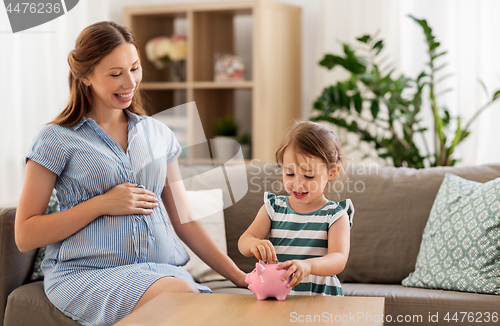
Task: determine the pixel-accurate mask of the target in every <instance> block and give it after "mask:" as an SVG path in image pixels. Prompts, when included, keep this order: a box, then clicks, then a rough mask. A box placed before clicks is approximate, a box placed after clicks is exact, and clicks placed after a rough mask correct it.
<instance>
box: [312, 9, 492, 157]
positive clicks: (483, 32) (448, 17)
mask: <svg viewBox="0 0 500 326" xmlns="http://www.w3.org/2000/svg"><path fill="white" fill-rule="evenodd" d="M322 6H323V10H322V13H323V14H322V17H321V19H320V21H321V22H320V28H319V31H320V33H321V39H322V41H321V45H322V46H320V47H319V48H320V53H318V58H322V57H323V55H324V54H325V53H336V54H340V53H342V48H341V45H340V43H341V42H346V43H350V44H355V43H356V42H355V37H359V36H362V35H364V34H372V35H373V34H374V33H375V32H376V31H377V30H380V34H379V36H380V37H381V38H383V39H384V42H385V50H384V51H385V53H386V54H388V55H390V57H391V58H392V61H393V63H394V67H396V68H399V69H398V70H399V72H400V73H404V74H405V75H407V76H410V77H413V78H415V77H417V75H418V74H419V73H420V72H421V71H422V70H423V69H424V65H425V62H426V61H427V60H428V57H427V55H426V52H425V51H426V44H425V39H424V35H423V32H422V29H421V28H420V26H418V25H417V24H416V23H415V22H414V21H413V20H412V19H410V18H409V17H408V15H409V14H412V15H414V16H416V17H417V18H424V19H426V20H427V22H428V24H429V26H431V28H432V29H433V32H434V35H435V36H436V37H437V41H439V42H440V43H441V48H442V50H448V54H447V55H445V56H444V57H443V58H442V59H441V62H443V63H444V62H449V65H448V66H447V67H446V68H445V69H444V70H443V74H447V73H452V74H453V75H452V77H451V78H449V79H447V80H446V82H443V84H442V85H441V88H442V89H446V88H450V87H451V88H452V91H451V92H448V93H445V94H443V95H442V96H441V97H440V98H439V99H438V100H439V103H440V105H441V106H446V107H447V108H448V109H449V111H450V113H451V114H452V115H461V116H462V118H464V121H468V120H469V119H470V118H471V117H472V116H473V115H474V113H475V112H476V110H477V109H479V108H480V107H481V106H482V105H483V104H484V103H486V102H487V100H488V99H487V98H486V95H485V92H484V90H483V88H482V86H481V85H480V83H479V82H478V80H479V79H481V80H482V81H483V82H484V83H485V84H486V85H487V88H488V91H489V93H490V94H489V95H490V96H492V93H493V91H494V90H497V89H500V60H499V59H500V42H498V40H499V39H500V19H498V14H499V13H500V1H498V0H405V1H401V0H350V1H345V0H323V2H322ZM341 70H342V69H341V68H336V69H335V70H334V71H330V72H329V71H327V70H326V69H324V68H318V69H317V70H316V85H317V94H320V92H321V89H322V88H323V87H325V86H327V85H330V84H332V83H334V82H336V81H337V80H339V79H343V78H345V77H346V76H347V74H346V73H345V72H342V71H341ZM423 113H424V114H423V115H422V117H423V118H424V123H423V124H424V125H427V126H428V127H429V128H430V129H431V130H432V128H433V125H432V115H431V112H430V109H428V111H427V112H423ZM498 121H500V105H498V104H495V105H494V106H492V107H490V108H489V109H487V110H486V111H484V112H483V114H482V115H481V116H480V117H479V118H478V119H477V120H475V122H474V124H473V125H471V128H470V130H471V134H470V136H469V137H468V138H467V139H466V140H465V141H464V142H463V143H462V144H461V145H460V146H459V148H458V149H457V152H456V154H457V156H456V157H458V158H459V159H461V162H459V164H461V165H477V164H485V163H491V162H500V150H498V149H499V146H498V139H500V130H499V128H498ZM462 126H463V125H462ZM426 138H427V143H428V144H432V138H431V133H430V132H429V133H428V134H427V135H426ZM348 139H349V140H350V141H351V142H355V138H354V139H353V138H352V137H348ZM365 149H366V148H365ZM355 154H356V153H355ZM357 154H359V152H358V153H357ZM353 156H355V157H358V158H359V157H360V156H361V155H357V156H356V155H353Z"/></svg>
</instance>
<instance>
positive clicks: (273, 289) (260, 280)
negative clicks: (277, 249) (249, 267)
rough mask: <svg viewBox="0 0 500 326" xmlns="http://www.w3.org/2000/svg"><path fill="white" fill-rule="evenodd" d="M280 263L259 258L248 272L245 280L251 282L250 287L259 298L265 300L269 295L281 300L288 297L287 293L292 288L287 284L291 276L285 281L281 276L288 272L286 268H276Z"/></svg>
mask: <svg viewBox="0 0 500 326" xmlns="http://www.w3.org/2000/svg"><path fill="white" fill-rule="evenodd" d="M276 266H278V264H265V263H264V262H263V261H262V260H259V262H258V263H256V264H255V269H254V270H253V271H252V272H251V273H249V274H247V276H246V278H245V282H247V283H248V284H249V286H248V288H249V289H250V290H251V291H252V292H253V293H255V294H256V295H257V299H258V300H264V299H267V298H268V297H274V298H276V299H278V300H280V301H283V300H285V299H286V295H287V294H288V292H290V290H291V288H288V287H287V285H288V283H289V282H290V280H291V278H292V277H291V276H290V277H288V279H287V280H286V281H285V282H283V281H282V280H281V278H282V277H283V275H285V273H286V269H276Z"/></svg>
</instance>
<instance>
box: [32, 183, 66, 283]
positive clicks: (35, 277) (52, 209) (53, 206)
mask: <svg viewBox="0 0 500 326" xmlns="http://www.w3.org/2000/svg"><path fill="white" fill-rule="evenodd" d="M57 212H59V203H58V202H57V197H56V190H55V189H54V190H52V195H51V196H50V200H49V205H48V206H47V211H46V212H45V214H52V213H57ZM44 257H45V247H42V248H38V251H37V253H36V257H35V264H34V266H33V274H31V278H30V279H31V281H33V282H34V281H41V280H43V272H42V268H41V265H42V260H43V258H44Z"/></svg>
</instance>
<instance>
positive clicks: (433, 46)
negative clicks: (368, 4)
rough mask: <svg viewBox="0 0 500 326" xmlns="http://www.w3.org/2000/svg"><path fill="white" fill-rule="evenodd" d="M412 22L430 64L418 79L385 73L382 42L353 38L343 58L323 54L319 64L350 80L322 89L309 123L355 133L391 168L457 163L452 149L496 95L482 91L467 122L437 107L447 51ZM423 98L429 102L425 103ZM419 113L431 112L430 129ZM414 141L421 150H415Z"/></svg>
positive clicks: (426, 28) (422, 23)
mask: <svg viewBox="0 0 500 326" xmlns="http://www.w3.org/2000/svg"><path fill="white" fill-rule="evenodd" d="M410 17H411V18H412V19H413V20H414V21H415V22H416V23H418V24H419V25H420V27H421V28H422V30H423V32H424V35H425V40H426V43H427V55H428V62H427V65H426V67H425V68H424V70H423V71H422V72H421V73H420V74H419V75H418V77H416V78H410V77H408V76H405V75H403V74H401V75H399V76H394V75H395V74H394V69H392V70H389V69H387V68H384V67H383V62H384V59H381V58H380V57H379V55H380V53H381V51H382V49H383V48H384V42H383V40H382V39H379V38H377V37H376V36H372V35H363V36H362V37H359V38H357V41H358V42H359V43H358V44H359V45H360V47H359V48H353V47H351V46H350V45H349V44H343V49H344V53H343V55H333V54H326V55H325V56H324V58H323V59H322V60H321V61H320V62H319V64H320V66H323V67H325V68H327V69H333V68H334V67H337V66H340V67H342V68H344V69H345V70H347V71H348V72H349V73H350V76H349V77H348V78H347V79H345V80H342V81H339V82H337V84H335V85H330V86H328V87H326V88H325V89H323V91H322V93H321V95H320V96H319V97H318V98H317V99H316V101H315V102H314V105H313V109H314V110H315V111H316V112H317V115H316V116H314V117H313V118H312V119H311V120H313V121H327V122H330V123H333V124H335V125H336V126H338V127H340V128H343V129H346V130H347V131H348V132H350V133H354V134H357V135H358V136H359V139H360V141H363V142H366V143H369V144H370V145H372V146H373V148H374V149H375V150H376V152H377V154H378V156H379V157H380V158H382V159H384V160H387V162H388V163H389V164H392V165H394V166H408V167H412V168H424V167H429V166H452V165H454V164H455V163H456V162H457V160H458V159H457V158H455V157H454V154H455V149H456V147H457V146H458V145H459V144H460V143H461V142H462V141H463V140H464V139H465V138H466V137H467V136H468V135H469V133H470V130H469V127H470V125H471V123H472V122H473V121H474V120H475V119H476V118H477V117H478V116H479V114H481V113H482V112H483V111H484V110H485V109H486V108H488V107H491V106H492V104H493V103H494V102H496V101H497V100H499V99H500V90H497V91H496V92H494V93H493V94H488V93H487V92H486V93H487V97H488V98H489V100H488V101H487V102H486V103H485V104H484V105H483V106H482V107H481V108H479V109H478V110H477V111H476V113H475V114H474V116H473V117H472V118H470V119H469V120H468V121H467V122H465V123H464V121H463V119H462V118H461V117H460V116H456V117H454V116H452V115H451V113H450V112H449V110H448V109H447V108H446V107H444V106H442V105H439V103H438V99H439V95H440V94H439V93H437V92H436V89H437V87H436V85H437V84H438V83H439V82H441V81H442V80H444V79H445V78H447V77H449V74H448V75H443V73H442V71H441V69H442V68H443V67H444V66H446V63H443V62H442V59H443V57H444V56H445V55H446V53H447V51H443V50H442V49H441V46H440V43H439V42H438V41H437V40H436V37H435V35H434V34H433V32H432V29H431V27H430V26H429V25H428V24H427V21H426V20H425V19H417V18H415V17H413V16H410ZM360 52H361V53H360ZM481 84H482V86H483V88H484V89H485V90H486V87H485V86H484V84H483V83H481ZM445 91H447V90H445ZM424 96H428V97H429V98H428V100H427V101H424V99H423V97H424ZM422 110H430V111H431V112H432V116H433V118H434V121H433V122H434V126H430V127H429V126H427V125H424V124H423V121H422V117H421V111H422ZM427 130H432V131H433V136H434V141H433V142H432V143H431V144H428V143H427V141H426V138H425V137H424V133H425V132H426V131H427ZM417 138H418V140H421V141H420V142H421V143H423V146H417V144H418V141H417Z"/></svg>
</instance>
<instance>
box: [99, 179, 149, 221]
mask: <svg viewBox="0 0 500 326" xmlns="http://www.w3.org/2000/svg"><path fill="white" fill-rule="evenodd" d="M100 197H101V201H102V204H101V205H102V215H131V214H144V215H147V214H152V213H153V208H156V207H158V199H156V197H155V196H154V193H153V192H151V191H149V190H146V189H143V188H137V184H134V183H130V182H125V183H122V184H120V185H118V186H115V187H114V188H113V189H111V190H109V191H108V192H107V193H105V194H104V195H102V196H100Z"/></svg>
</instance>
